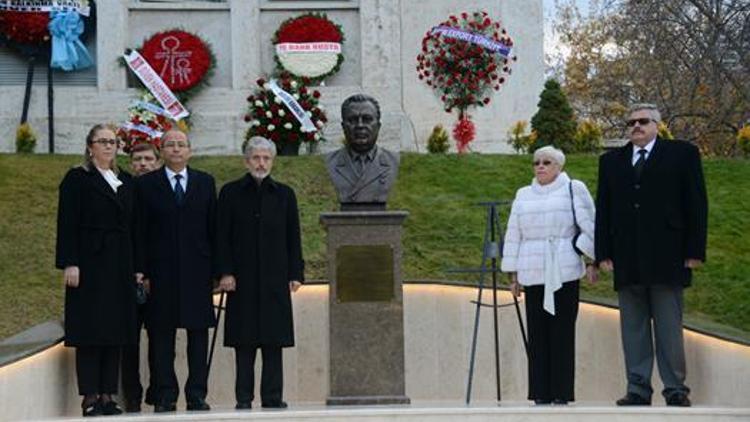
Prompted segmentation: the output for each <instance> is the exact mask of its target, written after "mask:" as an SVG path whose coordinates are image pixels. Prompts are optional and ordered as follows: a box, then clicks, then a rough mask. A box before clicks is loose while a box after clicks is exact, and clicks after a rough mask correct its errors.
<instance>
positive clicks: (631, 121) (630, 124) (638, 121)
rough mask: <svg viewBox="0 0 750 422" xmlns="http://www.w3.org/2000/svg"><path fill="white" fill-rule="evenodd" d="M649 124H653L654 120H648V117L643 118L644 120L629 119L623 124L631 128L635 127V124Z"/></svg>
mask: <svg viewBox="0 0 750 422" xmlns="http://www.w3.org/2000/svg"><path fill="white" fill-rule="evenodd" d="M651 122H655V120H654V119H649V118H648V117H644V118H641V119H630V120H627V121H626V122H625V124H626V125H628V127H633V126H635V124H636V123H638V124H639V125H641V126H646V125H647V124H649V123H651Z"/></svg>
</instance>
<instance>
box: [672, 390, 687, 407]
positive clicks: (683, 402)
mask: <svg viewBox="0 0 750 422" xmlns="http://www.w3.org/2000/svg"><path fill="white" fill-rule="evenodd" d="M691 405H692V403H690V399H689V398H688V396H687V394H683V393H674V394H672V395H671V396H669V397H667V406H680V407H690V406H691Z"/></svg>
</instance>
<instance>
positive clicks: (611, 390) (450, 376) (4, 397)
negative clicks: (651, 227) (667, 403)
mask: <svg viewBox="0 0 750 422" xmlns="http://www.w3.org/2000/svg"><path fill="white" fill-rule="evenodd" d="M476 295H477V290H476V288H472V287H460V286H450V285H441V284H407V285H405V286H404V320H405V321H404V326H405V327H404V328H405V354H406V393H407V395H408V396H409V397H410V398H411V399H412V402H427V401H433V400H441V401H452V402H462V401H463V399H464V396H465V392H466V380H467V374H468V364H469V352H470V345H471V337H472V328H473V322H474V311H475V307H474V305H473V304H472V303H471V301H472V300H475V299H476ZM293 300H294V316H295V330H296V336H297V337H296V340H297V346H296V347H294V348H291V349H286V350H285V351H284V385H285V390H284V395H285V399H286V400H288V401H290V402H292V403H295V404H300V403H324V402H325V399H326V394H327V390H328V328H327V321H328V306H327V301H328V286H327V285H307V286H305V287H303V288H302V289H301V290H300V291H299V292H298V293H297V294H296V295H295V296H294V299H293ZM499 300H500V303H502V304H507V303H512V299H511V296H510V294H509V293H507V292H505V291H502V292H499ZM484 301H485V302H490V301H491V296H490V292H489V291H485V295H484ZM522 305H523V304H522ZM522 311H523V309H522ZM498 315H499V327H500V366H501V378H502V382H501V386H502V390H501V392H502V398H503V400H504V401H511V402H512V401H515V402H520V401H524V400H525V397H526V360H525V356H524V351H523V346H522V341H521V336H520V334H519V329H518V322H517V319H516V314H515V310H514V308H513V307H512V306H509V307H504V308H501V309H500V310H499V312H498ZM222 319H223V317H222ZM375 323H377V322H375ZM222 331H223V330H219V337H218V340H217V349H216V352H215V355H214V364H213V367H212V369H211V375H210V380H209V383H210V385H209V397H208V402H209V403H210V404H212V405H213V406H214V407H224V408H230V407H232V406H233V405H234V376H235V375H234V353H233V351H232V350H231V349H228V348H224V347H222V346H221V344H222V335H221V334H222ZM144 342H145V333H144ZM685 342H686V353H687V362H688V379H687V383H688V385H689V386H690V388H691V389H692V394H691V398H692V400H693V402H694V404H695V405H698V406H703V405H710V406H728V407H747V406H748V397H750V382H748V380H749V379H750V346H746V345H740V344H737V343H732V342H729V341H724V340H719V339H716V338H713V337H710V336H707V335H703V334H698V333H695V332H693V331H689V330H686V332H685ZM576 347H577V350H576V359H577V360H576V364H577V367H576V398H577V400H578V401H579V402H605V403H612V402H613V400H614V399H616V398H618V397H620V396H622V395H623V394H624V391H625V375H624V367H623V357H622V352H621V344H620V329H619V322H618V312H617V310H616V309H611V308H606V307H602V306H597V305H590V304H584V303H582V304H581V309H580V313H579V318H578V327H577V336H576ZM493 348H494V342H493V337H492V312H491V308H483V309H482V314H481V318H480V327H479V342H478V345H477V356H476V369H475V377H474V385H473V395H472V397H473V400H476V401H491V400H494V399H495V380H494V373H495V370H494V354H493ZM142 355H145V350H142ZM185 360H186V357H185V337H184V334H183V333H180V334H178V346H177V359H176V368H177V374H178V379H179V380H180V383H181V385H182V384H183V383H184V381H185V378H186V365H185ZM74 362H75V360H74V354H73V350H72V349H66V348H65V347H63V346H62V345H61V344H59V343H58V344H56V345H53V346H51V347H49V348H47V349H46V350H43V351H41V352H39V353H36V354H34V355H33V356H30V357H27V358H24V359H21V360H18V361H16V362H14V363H11V364H8V365H5V366H3V367H2V368H0V409H3V411H2V415H0V419H3V420H17V419H28V418H39V417H50V416H63V415H79V412H80V407H79V403H80V398H79V397H78V395H77V390H76V383H75V366H74ZM142 362H145V356H144V359H142ZM258 366H259V365H258ZM656 372H657V371H656V369H654V390H655V391H656V392H657V394H655V396H654V402H655V404H661V403H662V401H661V399H660V398H659V397H658V391H660V389H661V386H660V383H659V381H658V375H657V374H656ZM142 373H147V371H145V368H144V371H142ZM259 375H260V374H258V377H257V379H258V380H259V378H260V377H259ZM31 397H33V398H34V400H33V406H30V405H29V403H30V398H31ZM183 406H184V403H183V402H182V397H181V400H180V403H178V408H183Z"/></svg>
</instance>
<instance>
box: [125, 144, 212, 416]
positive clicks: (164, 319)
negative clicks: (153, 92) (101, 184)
mask: <svg viewBox="0 0 750 422" xmlns="http://www.w3.org/2000/svg"><path fill="white" fill-rule="evenodd" d="M161 152H162V159H163V160H164V168H163V169H162V170H160V171H154V172H151V173H149V174H147V175H145V176H142V177H139V178H138V179H137V183H136V193H137V196H136V208H137V210H138V213H137V220H136V227H137V236H136V271H137V272H139V273H142V274H143V277H144V278H147V279H149V280H150V282H151V295H150V297H149V310H148V318H147V322H148V326H149V329H150V330H152V337H153V341H152V343H151V347H153V348H154V355H155V364H156V385H157V386H158V389H159V391H158V394H157V403H156V406H155V408H154V411H155V412H171V411H175V410H176V406H175V403H176V402H177V397H178V396H179V385H178V384H177V376H176V375H175V371H174V358H175V334H176V329H177V328H184V329H185V330H187V359H188V369H189V376H188V379H187V382H186V383H185V398H186V401H187V410H209V409H210V407H209V405H208V404H207V403H206V401H205V399H206V394H207V389H208V386H207V382H208V380H207V378H208V368H207V365H206V360H207V355H208V327H210V326H213V325H214V324H215V318H214V315H213V310H212V303H211V288H212V286H211V279H212V276H213V272H212V259H213V258H212V245H213V242H214V224H215V209H216V185H215V183H214V179H213V177H211V176H210V175H208V174H206V173H203V172H201V171H198V170H194V169H192V168H189V167H188V166H187V165H188V160H189V159H190V155H191V152H190V142H189V141H188V138H187V135H185V134H184V133H182V132H180V131H178V130H170V131H168V132H167V133H165V134H164V136H163V137H162V150H161Z"/></svg>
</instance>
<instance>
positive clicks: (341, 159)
mask: <svg viewBox="0 0 750 422" xmlns="http://www.w3.org/2000/svg"><path fill="white" fill-rule="evenodd" d="M341 126H342V127H343V129H344V137H345V138H346V147H344V148H341V149H339V150H337V151H334V152H332V153H330V154H328V156H326V167H327V168H328V174H329V176H330V177H331V181H332V182H333V185H334V186H335V187H336V192H337V193H338V198H339V202H340V203H341V208H342V209H363V208H370V209H383V208H385V203H386V201H387V199H388V193H389V192H390V190H391V187H392V185H393V183H394V182H395V181H396V176H397V175H398V164H399V156H398V155H397V154H394V153H393V152H391V151H388V150H386V149H385V148H378V147H377V146H376V145H375V143H376V142H377V140H378V133H379V131H380V106H379V105H378V102H377V101H376V100H375V99H374V98H372V97H370V96H368V95H362V94H358V95H352V96H351V97H349V98H347V99H346V100H345V101H344V103H343V104H341Z"/></svg>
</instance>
